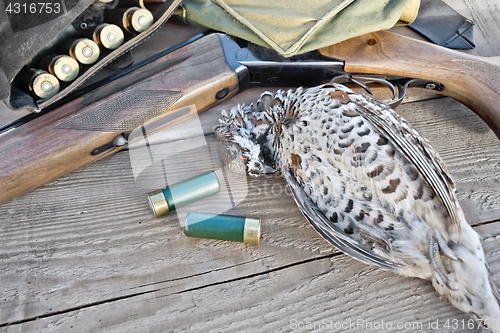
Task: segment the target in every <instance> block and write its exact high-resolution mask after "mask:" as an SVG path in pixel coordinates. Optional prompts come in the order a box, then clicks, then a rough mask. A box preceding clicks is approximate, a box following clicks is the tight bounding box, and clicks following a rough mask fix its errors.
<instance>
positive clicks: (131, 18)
mask: <svg viewBox="0 0 500 333" xmlns="http://www.w3.org/2000/svg"><path fill="white" fill-rule="evenodd" d="M153 21H154V18H153V14H151V12H150V11H149V10H147V9H143V8H139V7H131V8H129V9H128V10H127V11H126V12H125V14H124V15H123V27H124V28H125V30H127V31H128V32H130V33H137V32H139V33H141V32H143V31H146V30H147V29H148V28H149V27H150V26H151V25H152V24H153Z"/></svg>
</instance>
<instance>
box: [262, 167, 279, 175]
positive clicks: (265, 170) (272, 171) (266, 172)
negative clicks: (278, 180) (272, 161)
mask: <svg viewBox="0 0 500 333" xmlns="http://www.w3.org/2000/svg"><path fill="white" fill-rule="evenodd" d="M275 172H276V170H274V169H273V168H271V167H270V166H269V165H264V170H263V173H264V174H266V175H267V174H272V173H275Z"/></svg>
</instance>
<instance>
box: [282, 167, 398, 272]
mask: <svg viewBox="0 0 500 333" xmlns="http://www.w3.org/2000/svg"><path fill="white" fill-rule="evenodd" d="M284 176H285V180H286V182H287V184H288V187H289V188H290V191H291V193H292V195H293V197H294V199H295V202H296V203H297V206H298V207H299V209H300V211H301V212H302V214H304V216H305V217H306V219H307V220H308V221H309V222H310V223H311V225H312V226H313V227H314V229H316V231H317V232H318V233H319V234H320V235H321V236H322V237H323V238H324V239H325V240H326V241H328V242H329V243H331V244H332V245H333V246H335V247H336V248H337V249H339V250H340V251H342V252H344V253H345V254H347V255H349V256H351V257H353V258H355V259H357V260H359V261H361V262H363V263H365V264H369V265H373V266H377V267H379V268H382V269H385V270H388V271H394V272H397V271H398V267H400V266H401V265H399V264H397V263H395V262H392V261H390V260H387V259H385V258H383V257H381V256H380V255H378V254H376V253H375V252H373V251H372V250H370V249H368V248H366V247H365V246H363V245H361V244H359V243H358V242H356V241H355V240H354V239H352V238H351V237H349V236H348V235H347V234H346V233H345V232H343V231H342V230H340V229H339V228H338V227H337V226H335V225H334V224H332V223H330V221H329V220H328V219H327V218H326V217H325V215H324V214H323V212H322V211H321V210H320V209H319V208H318V206H316V204H314V203H313V202H312V200H311V199H310V198H309V196H307V195H306V193H304V190H303V189H302V187H301V186H300V185H299V183H298V181H297V178H296V177H295V175H294V173H293V171H292V170H291V169H287V170H284Z"/></svg>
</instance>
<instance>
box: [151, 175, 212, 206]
mask: <svg viewBox="0 0 500 333" xmlns="http://www.w3.org/2000/svg"><path fill="white" fill-rule="evenodd" d="M219 191H220V183H219V179H218V178H217V175H216V174H215V172H213V171H209V172H205V173H202V174H201V175H198V176H196V177H193V178H189V179H186V180H184V181H182V182H179V183H175V184H173V185H170V186H167V187H165V188H162V189H159V190H156V191H153V192H151V193H148V195H147V196H148V200H149V206H150V207H151V209H152V210H153V213H154V214H155V216H161V215H163V214H166V213H168V212H171V211H173V210H175V209H176V208H179V207H182V206H186V205H189V204H190V203H193V202H195V201H198V200H201V199H204V198H206V197H209V196H211V195H213V194H217V193H218V192H219Z"/></svg>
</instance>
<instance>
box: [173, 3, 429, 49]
mask: <svg viewBox="0 0 500 333" xmlns="http://www.w3.org/2000/svg"><path fill="white" fill-rule="evenodd" d="M419 4H420V0H382V1H381V0H376V1H373V0H311V1H302V0H273V1H269V0H184V1H183V3H182V6H183V8H184V9H185V12H184V15H185V20H186V21H187V22H188V23H189V24H197V25H202V26H206V27H209V28H212V29H214V30H218V31H223V32H225V33H228V34H230V35H233V36H237V37H240V38H243V39H246V40H248V41H251V42H253V43H255V44H258V45H261V46H268V47H271V48H273V49H274V50H276V51H277V52H278V53H280V54H281V55H283V56H286V57H290V56H293V55H296V54H299V53H303V52H308V51H311V50H316V49H319V48H321V47H325V46H329V45H333V44H336V43H339V42H341V41H343V40H346V39H349V38H353V37H357V36H360V35H364V34H367V33H370V32H374V31H379V30H386V29H390V28H392V27H393V26H395V25H407V24H409V23H411V22H412V21H413V20H415V18H416V16H417V12H418V8H419Z"/></svg>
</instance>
